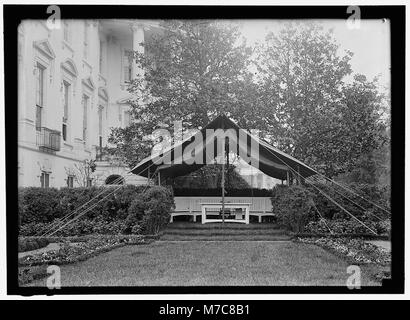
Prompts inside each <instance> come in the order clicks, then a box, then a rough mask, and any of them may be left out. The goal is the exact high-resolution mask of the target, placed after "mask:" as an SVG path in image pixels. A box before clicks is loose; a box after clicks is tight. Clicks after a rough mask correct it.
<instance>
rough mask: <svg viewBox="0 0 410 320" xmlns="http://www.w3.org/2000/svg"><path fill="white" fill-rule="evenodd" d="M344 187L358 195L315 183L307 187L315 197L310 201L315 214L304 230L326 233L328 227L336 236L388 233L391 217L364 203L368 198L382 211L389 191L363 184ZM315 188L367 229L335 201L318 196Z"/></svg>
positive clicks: (387, 205) (387, 202) (386, 202)
mask: <svg viewBox="0 0 410 320" xmlns="http://www.w3.org/2000/svg"><path fill="white" fill-rule="evenodd" d="M345 186H346V187H348V188H349V189H351V190H354V192H355V193H357V194H358V195H359V196H355V195H353V194H352V193H348V192H346V190H344V189H342V188H340V187H336V186H335V185H332V186H330V185H328V184H323V183H319V182H317V183H315V184H313V186H312V185H310V186H307V187H308V188H309V190H310V192H311V193H312V194H313V195H314V197H313V199H314V203H315V206H316V208H317V212H316V213H315V215H314V216H313V217H312V220H311V221H310V222H309V223H308V225H307V226H306V231H307V232H312V233H329V228H330V230H332V231H333V232H334V233H336V234H372V233H373V232H372V230H373V231H375V232H376V233H377V234H384V235H385V234H390V218H391V215H390V214H389V213H388V212H386V211H383V210H381V209H379V208H377V207H376V206H375V205H374V204H371V203H369V202H368V201H366V200H365V199H368V200H370V201H371V202H373V203H375V204H377V205H378V206H380V207H381V208H385V209H386V210H389V208H390V189H389V188H388V187H387V186H385V187H380V186H377V185H370V184H362V183H351V184H345ZM318 189H320V190H321V191H322V192H324V193H325V194H326V195H327V196H328V197H330V198H331V199H333V200H334V201H335V202H336V203H338V204H339V205H341V206H342V207H343V208H344V209H346V210H347V211H348V212H349V213H350V214H351V215H353V216H354V217H355V218H357V219H359V220H360V221H361V222H363V223H364V224H365V225H366V226H367V227H365V226H364V225H363V224H361V223H360V222H358V221H357V220H356V219H354V218H353V217H352V216H351V215H349V214H347V213H346V212H344V211H343V210H341V209H340V208H339V207H338V206H337V205H336V204H335V203H334V202H332V201H330V200H329V199H328V198H326V197H325V196H324V195H323V194H321V193H320V192H319V191H318ZM315 211H316V210H315ZM318 212H319V213H320V215H319V213H318Z"/></svg>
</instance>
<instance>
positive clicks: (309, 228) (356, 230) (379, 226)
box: [305, 219, 390, 235]
mask: <svg viewBox="0 0 410 320" xmlns="http://www.w3.org/2000/svg"><path fill="white" fill-rule="evenodd" d="M325 222H326V223H325ZM365 223H366V225H367V226H368V227H370V228H371V229H372V230H375V231H376V233H377V234H379V235H386V234H389V233H390V221H389V220H384V221H377V222H375V221H365ZM329 228H330V230H332V232H333V233H334V234H350V235H359V234H362V235H372V233H371V231H369V229H367V228H365V227H364V226H363V225H361V224H360V223H358V222H357V221H355V220H352V219H335V220H327V221H324V220H323V219H320V220H314V221H310V222H309V223H308V224H307V225H306V227H305V231H306V232H309V233H312V234H329V233H330V231H329Z"/></svg>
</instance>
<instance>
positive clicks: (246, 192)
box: [174, 188, 272, 197]
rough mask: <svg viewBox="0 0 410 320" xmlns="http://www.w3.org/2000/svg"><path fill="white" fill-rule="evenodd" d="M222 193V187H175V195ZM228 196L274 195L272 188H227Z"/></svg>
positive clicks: (211, 194)
mask: <svg viewBox="0 0 410 320" xmlns="http://www.w3.org/2000/svg"><path fill="white" fill-rule="evenodd" d="M221 194H222V189H221V188H214V189H200V188H198V189H197V188H191V189H186V188H174V196H176V197H190V196H198V197H200V196H202V197H220V196H221ZM225 196H226V197H252V196H253V197H270V196H272V190H269V189H256V188H248V189H226V194H225Z"/></svg>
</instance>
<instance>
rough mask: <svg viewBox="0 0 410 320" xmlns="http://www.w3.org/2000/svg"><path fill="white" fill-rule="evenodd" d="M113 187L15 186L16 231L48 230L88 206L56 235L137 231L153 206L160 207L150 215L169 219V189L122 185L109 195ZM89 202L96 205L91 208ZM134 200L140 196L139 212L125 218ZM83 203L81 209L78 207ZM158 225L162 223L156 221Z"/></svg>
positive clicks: (34, 233) (24, 233) (36, 233)
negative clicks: (60, 187)
mask: <svg viewBox="0 0 410 320" xmlns="http://www.w3.org/2000/svg"><path fill="white" fill-rule="evenodd" d="M107 188H110V189H112V188H113V187H91V188H62V189H54V188H32V187H30V188H20V189H19V225H20V228H19V234H20V235H21V236H39V235H42V234H44V233H45V232H46V231H48V230H50V227H51V226H52V225H53V224H54V225H55V224H58V222H59V220H61V219H62V218H64V217H65V216H66V215H68V214H70V213H71V212H73V211H74V210H77V209H79V208H80V209H79V210H78V213H80V212H82V211H83V210H84V209H85V208H87V209H90V210H89V211H88V212H87V213H85V214H84V215H83V216H82V217H81V218H80V219H78V220H75V221H73V222H72V223H70V224H68V225H67V226H66V227H64V228H63V229H62V230H61V231H58V232H57V233H56V235H57V236H77V235H86V234H130V233H134V234H137V233H139V232H140V231H141V227H140V226H139V225H140V224H142V223H143V222H144V221H143V220H144V217H145V214H151V211H153V210H152V208H153V207H158V208H160V209H159V210H156V211H155V213H154V214H158V215H161V216H163V218H164V219H165V217H168V219H169V213H170V211H171V210H172V206H173V195H172V192H171V191H170V190H169V189H168V188H165V187H159V186H151V187H148V188H147V187H146V186H132V185H127V186H123V187H121V188H120V189H118V190H116V191H115V192H114V193H113V194H112V195H109V194H110V192H111V190H107ZM91 199H94V200H93V201H92V202H91V203H90V204H95V203H97V201H99V202H98V204H97V205H96V206H95V207H91V206H90V204H87V202H88V201H90V200H91ZM136 199H144V200H143V204H142V209H143V210H142V215H140V216H139V217H138V219H134V220H133V222H132V223H130V221H129V208H130V206H131V204H132V202H133V201H134V200H136ZM83 205H84V207H83V208H81V207H82V206H83ZM160 225H161V227H162V226H163V224H162V223H161V224H160Z"/></svg>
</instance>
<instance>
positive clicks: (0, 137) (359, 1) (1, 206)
mask: <svg viewBox="0 0 410 320" xmlns="http://www.w3.org/2000/svg"><path fill="white" fill-rule="evenodd" d="M59 2H60V4H116V5H118V4H128V5H138V4H140V5H144V4H145V5H171V3H169V2H167V1H166V0H145V1H141V0H128V1H124V0H122V1H118V0H117V1H112V0H111V1H107V0H105V1H104V0H100V1H98V2H97V1H90V0H77V1H66V0H60V1H59ZM3 3H4V4H26V3H27V1H24V0H22V1H2V4H3ZM37 4H50V5H51V4H52V3H50V2H49V1H37ZM172 5H324V6H325V5H346V6H347V5H359V6H360V5H406V1H397V0H391V1H386V0H385V1H380V0H370V1H369V0H367V1H363V0H355V1H354V3H346V1H332V2H331V3H330V1H329V0H320V1H318V0H316V1H310V2H302V1H295V0H289V1H275V0H252V1H249V0H248V1H238V0H236V1H233V0H230V1H229V0H228V1H224V2H221V1H218V0H213V1H209V0H208V1H199V0H182V1H181V0H179V1H178V0H174V1H173V3H172ZM409 13H410V12H409V9H408V8H407V7H406V16H410V14H409ZM0 16H1V17H3V7H2V6H0ZM1 19H2V18H1ZM409 31H410V30H409V24H406V42H407V43H408V42H409V40H410V39H409V37H410V32H409ZM0 35H1V37H2V35H3V23H0ZM1 40H3V39H1ZM0 52H1V54H0V73H1V80H0V84H1V86H0V123H1V125H2V126H3V124H4V94H3V93H4V70H3V66H4V59H3V58H4V57H3V52H4V47H3V41H0ZM406 58H407V59H406V60H407V61H409V59H408V58H409V55H408V53H406ZM407 68H408V64H407V66H406V71H407ZM406 74H407V72H406ZM406 78H407V77H406ZM406 80H407V79H406ZM406 83H407V85H406V101H408V94H407V92H408V89H409V81H406ZM409 117H410V115H409V112H407V114H406V120H408V119H409ZM406 122H407V121H406ZM405 138H406V140H407V141H410V134H409V130H408V128H406V137H405ZM4 141H5V135H4V130H3V128H1V130H0V155H1V157H0V159H1V164H0V190H1V192H0V211H1V214H0V255H1V256H0V298H1V299H5V300H11V299H13V300H76V299H82V300H94V299H97V300H107V299H114V300H120V299H121V300H142V299H144V300H186V299H191V300H211V299H212V300H214V299H235V300H238V301H240V300H271V299H277V300H290V299H292V300H294V299H297V300H308V299H324V300H335V299H338V300H347V299H357V300H367V299H372V300H385V299H387V300H392V299H408V298H409V296H410V295H409V289H410V287H409V281H408V280H406V282H405V292H406V294H404V295H399V294H380V295H375V294H238V295H232V294H195V295H194V294H172V295H164V294H158V295H57V296H34V297H22V296H7V293H6V259H5V256H6V219H5V143H4ZM409 151H410V150H408V148H407V146H406V154H408V152H409ZM406 160H407V159H406ZM409 175H410V172H409V171H407V172H406V180H408V179H407V178H409ZM409 192H410V191H409V189H408V188H406V190H405V195H406V198H407V199H410V198H409V197H408V195H409ZM407 207H408V204H406V210H405V211H406V212H407V211H408V210H407ZM393 214H394V213H393ZM409 220H410V219H408V218H407V219H406V222H405V230H406V234H408V231H409V226H410V221H409ZM409 250H410V241H409V239H408V237H407V239H406V245H405V256H409ZM405 274H407V275H409V274H410V267H409V264H408V263H406V264H405ZM238 291H240V290H238ZM180 304H183V303H182V302H181V303H180Z"/></svg>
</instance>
